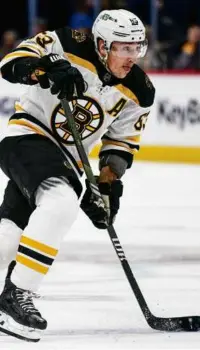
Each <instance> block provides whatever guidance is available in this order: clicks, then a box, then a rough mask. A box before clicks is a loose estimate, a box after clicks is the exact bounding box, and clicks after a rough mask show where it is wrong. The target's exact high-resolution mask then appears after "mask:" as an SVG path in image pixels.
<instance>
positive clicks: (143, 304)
mask: <svg viewBox="0 0 200 350" xmlns="http://www.w3.org/2000/svg"><path fill="white" fill-rule="evenodd" d="M61 103H62V106H63V109H64V112H65V115H66V118H67V121H68V125H69V128H70V131H71V133H72V136H73V139H74V143H75V145H76V148H77V151H78V154H79V157H80V160H81V162H82V165H83V168H84V171H85V175H86V177H87V179H88V181H89V183H90V184H92V186H91V190H93V188H94V189H95V194H97V193H98V195H99V197H101V194H100V193H99V189H98V186H97V183H96V179H95V177H94V174H93V171H92V168H91V165H90V163H89V159H88V156H87V154H86V152H85V149H84V147H83V144H82V140H81V137H80V134H79V132H78V131H77V128H76V123H75V120H74V117H73V115H72V112H71V109H70V107H69V102H68V101H67V100H66V99H62V100H61ZM107 231H108V234H109V236H110V239H111V242H112V244H113V247H114V249H115V251H116V254H117V256H118V258H119V260H120V262H121V265H122V267H123V270H124V272H125V274H126V277H127V279H128V281H129V283H130V286H131V288H132V290H133V292H134V294H135V297H136V299H137V301H138V303H139V305H140V308H141V310H142V312H143V314H144V317H145V318H146V320H148V318H149V317H151V312H150V310H149V308H148V305H147V303H146V301H145V299H144V296H143V294H142V292H141V290H140V288H139V285H138V283H137V281H136V279H135V277H134V275H133V273H132V270H131V268H130V265H129V263H128V261H127V258H126V256H125V253H124V250H123V248H122V246H121V243H120V241H119V239H118V237H117V234H116V232H115V229H114V227H113V226H109V227H108V228H107Z"/></svg>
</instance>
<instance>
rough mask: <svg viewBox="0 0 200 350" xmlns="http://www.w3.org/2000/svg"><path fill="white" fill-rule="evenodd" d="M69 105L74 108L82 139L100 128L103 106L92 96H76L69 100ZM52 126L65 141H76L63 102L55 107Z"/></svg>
mask: <svg viewBox="0 0 200 350" xmlns="http://www.w3.org/2000/svg"><path fill="white" fill-rule="evenodd" d="M69 106H70V108H71V110H72V114H73V116H74V119H75V121H76V126H77V129H78V131H79V134H80V135H81V139H82V140H84V139H86V138H87V137H89V136H90V135H91V134H93V133H95V132H96V131H97V130H99V128H100V127H101V125H102V123H103V119H104V117H103V111H102V108H101V106H100V105H99V104H98V102H97V101H95V100H94V99H92V98H91V97H88V96H84V98H83V99H80V98H74V99H73V100H72V101H70V102H69ZM51 126H52V130H53V132H54V133H55V134H56V135H57V136H59V137H60V138H61V139H62V142H63V143H65V144H73V143H74V140H73V137H72V134H71V132H70V128H69V125H68V121H67V118H66V117H65V113H64V110H63V108H62V106H61V103H59V104H58V105H57V106H56V108H55V109H54V112H53V114H52V118H51Z"/></svg>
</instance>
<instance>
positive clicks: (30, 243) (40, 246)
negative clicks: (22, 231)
mask: <svg viewBox="0 0 200 350" xmlns="http://www.w3.org/2000/svg"><path fill="white" fill-rule="evenodd" d="M20 243H23V244H25V245H27V246H29V247H31V248H33V249H37V250H39V251H41V252H43V253H46V254H48V255H51V256H56V255H57V254H58V250H57V249H55V248H52V247H50V246H48V245H46V244H44V243H40V242H38V241H35V240H34V239H31V238H29V237H26V236H24V235H22V236H21V240H20Z"/></svg>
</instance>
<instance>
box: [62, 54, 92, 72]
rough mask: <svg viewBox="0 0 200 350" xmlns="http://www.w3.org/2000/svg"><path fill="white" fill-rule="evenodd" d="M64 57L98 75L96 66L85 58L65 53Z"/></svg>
mask: <svg viewBox="0 0 200 350" xmlns="http://www.w3.org/2000/svg"><path fill="white" fill-rule="evenodd" d="M64 56H65V57H66V58H67V59H68V60H69V61H70V62H72V63H74V64H77V65H79V66H81V67H84V68H86V69H88V70H90V71H91V72H92V73H95V74H97V70H96V68H95V66H94V65H93V64H92V63H91V62H89V61H87V60H84V59H83V58H80V57H78V56H76V55H73V54H72V53H68V52H65V53H64Z"/></svg>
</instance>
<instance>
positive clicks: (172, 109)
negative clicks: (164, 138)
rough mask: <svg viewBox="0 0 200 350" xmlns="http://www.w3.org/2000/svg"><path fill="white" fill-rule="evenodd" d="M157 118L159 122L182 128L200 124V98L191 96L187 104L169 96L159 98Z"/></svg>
mask: <svg viewBox="0 0 200 350" xmlns="http://www.w3.org/2000/svg"><path fill="white" fill-rule="evenodd" d="M157 119H158V122H159V123H166V125H171V126H174V127H177V128H178V129H180V130H184V129H185V128H187V126H189V125H190V126H193V127H196V126H197V125H200V100H198V99H195V98H192V97H191V98H188V101H185V104H182V103H177V102H176V101H172V100H170V99H169V98H168V99H167V98H166V99H161V100H158V102H157Z"/></svg>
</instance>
